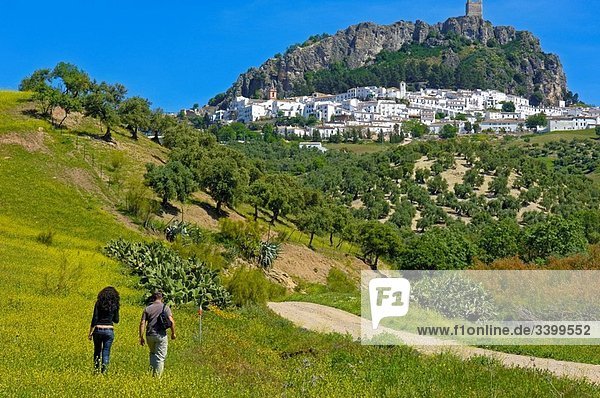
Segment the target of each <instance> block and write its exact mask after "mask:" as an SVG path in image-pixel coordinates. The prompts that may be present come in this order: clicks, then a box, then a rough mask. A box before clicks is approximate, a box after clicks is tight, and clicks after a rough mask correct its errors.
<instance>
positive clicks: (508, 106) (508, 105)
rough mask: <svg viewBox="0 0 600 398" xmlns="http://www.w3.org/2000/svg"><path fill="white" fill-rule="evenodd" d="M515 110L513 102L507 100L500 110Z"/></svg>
mask: <svg viewBox="0 0 600 398" xmlns="http://www.w3.org/2000/svg"><path fill="white" fill-rule="evenodd" d="M516 110H517V107H516V106H515V103H514V102H512V101H507V102H504V103H503V104H502V112H511V113H512V112H514V111H516Z"/></svg>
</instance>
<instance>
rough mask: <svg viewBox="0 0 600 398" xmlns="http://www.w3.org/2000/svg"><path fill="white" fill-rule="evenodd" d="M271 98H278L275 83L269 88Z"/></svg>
mask: <svg viewBox="0 0 600 398" xmlns="http://www.w3.org/2000/svg"><path fill="white" fill-rule="evenodd" d="M269 99H270V100H273V101H275V100H276V99H277V89H276V88H275V84H274V83H273V84H271V88H270V89H269Z"/></svg>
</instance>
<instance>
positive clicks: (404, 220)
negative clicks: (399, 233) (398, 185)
mask: <svg viewBox="0 0 600 398" xmlns="http://www.w3.org/2000/svg"><path fill="white" fill-rule="evenodd" d="M416 214H417V210H416V209H415V207H414V206H413V205H412V203H410V202H409V201H408V200H402V202H400V203H399V204H398V205H396V211H395V212H394V214H392V217H391V218H390V222H391V223H392V224H395V225H396V226H397V227H398V228H410V227H411V225H412V220H413V218H415V215H416Z"/></svg>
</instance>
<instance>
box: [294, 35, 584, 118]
mask: <svg viewBox="0 0 600 398" xmlns="http://www.w3.org/2000/svg"><path fill="white" fill-rule="evenodd" d="M530 40H532V39H531V38H530V37H528V36H527V35H518V36H517V38H516V39H515V40H514V41H512V42H510V43H509V44H507V45H505V46H500V45H498V44H497V43H494V42H491V41H490V43H487V45H486V43H477V42H472V41H470V40H468V39H467V38H465V37H459V36H448V37H446V38H444V39H443V41H441V43H438V44H436V45H435V46H432V45H431V46H430V45H429V44H426V43H423V44H405V45H404V46H403V47H402V49H400V51H397V52H390V51H386V50H384V51H382V52H381V53H380V54H378V55H377V57H376V58H375V60H374V61H373V63H372V64H370V65H368V66H364V67H361V68H357V69H350V68H348V67H347V66H346V65H344V64H342V63H336V64H333V65H331V66H330V67H329V68H328V69H324V70H319V71H316V72H312V71H311V72H308V73H306V74H305V79H306V85H304V86H302V87H300V88H298V89H297V92H295V94H298V95H310V94H311V93H313V92H315V91H317V92H324V93H342V92H346V91H347V90H348V89H350V88H352V87H361V86H383V87H395V86H396V85H397V84H398V82H400V81H405V82H407V83H409V84H413V83H422V82H426V83H427V86H428V87H431V88H451V87H454V88H461V89H472V90H474V89H496V90H503V91H506V90H507V89H508V90H510V91H511V92H514V93H515V94H518V95H523V96H527V97H530V100H531V101H532V103H533V104H534V105H538V104H539V103H541V102H544V101H545V98H544V96H543V94H542V93H541V92H540V91H539V89H538V88H535V90H533V91H532V90H531V88H528V87H526V86H524V84H523V83H524V82H525V81H526V79H525V76H524V75H523V69H522V67H521V61H522V60H523V59H528V58H531V57H534V58H536V59H539V60H540V61H541V62H545V54H540V53H538V52H535V50H534V48H535V46H534V45H532V43H531V42H530ZM447 58H451V59H454V58H456V59H457V62H456V63H451V62H447V61H446V59H447ZM572 99H573V98H571V97H569V101H570V102H572ZM506 109H510V108H508V107H507V108H506Z"/></svg>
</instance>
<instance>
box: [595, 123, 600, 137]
mask: <svg viewBox="0 0 600 398" xmlns="http://www.w3.org/2000/svg"><path fill="white" fill-rule="evenodd" d="M594 131H595V132H596V136H597V137H598V138H600V126H596V129H595V130H594Z"/></svg>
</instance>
